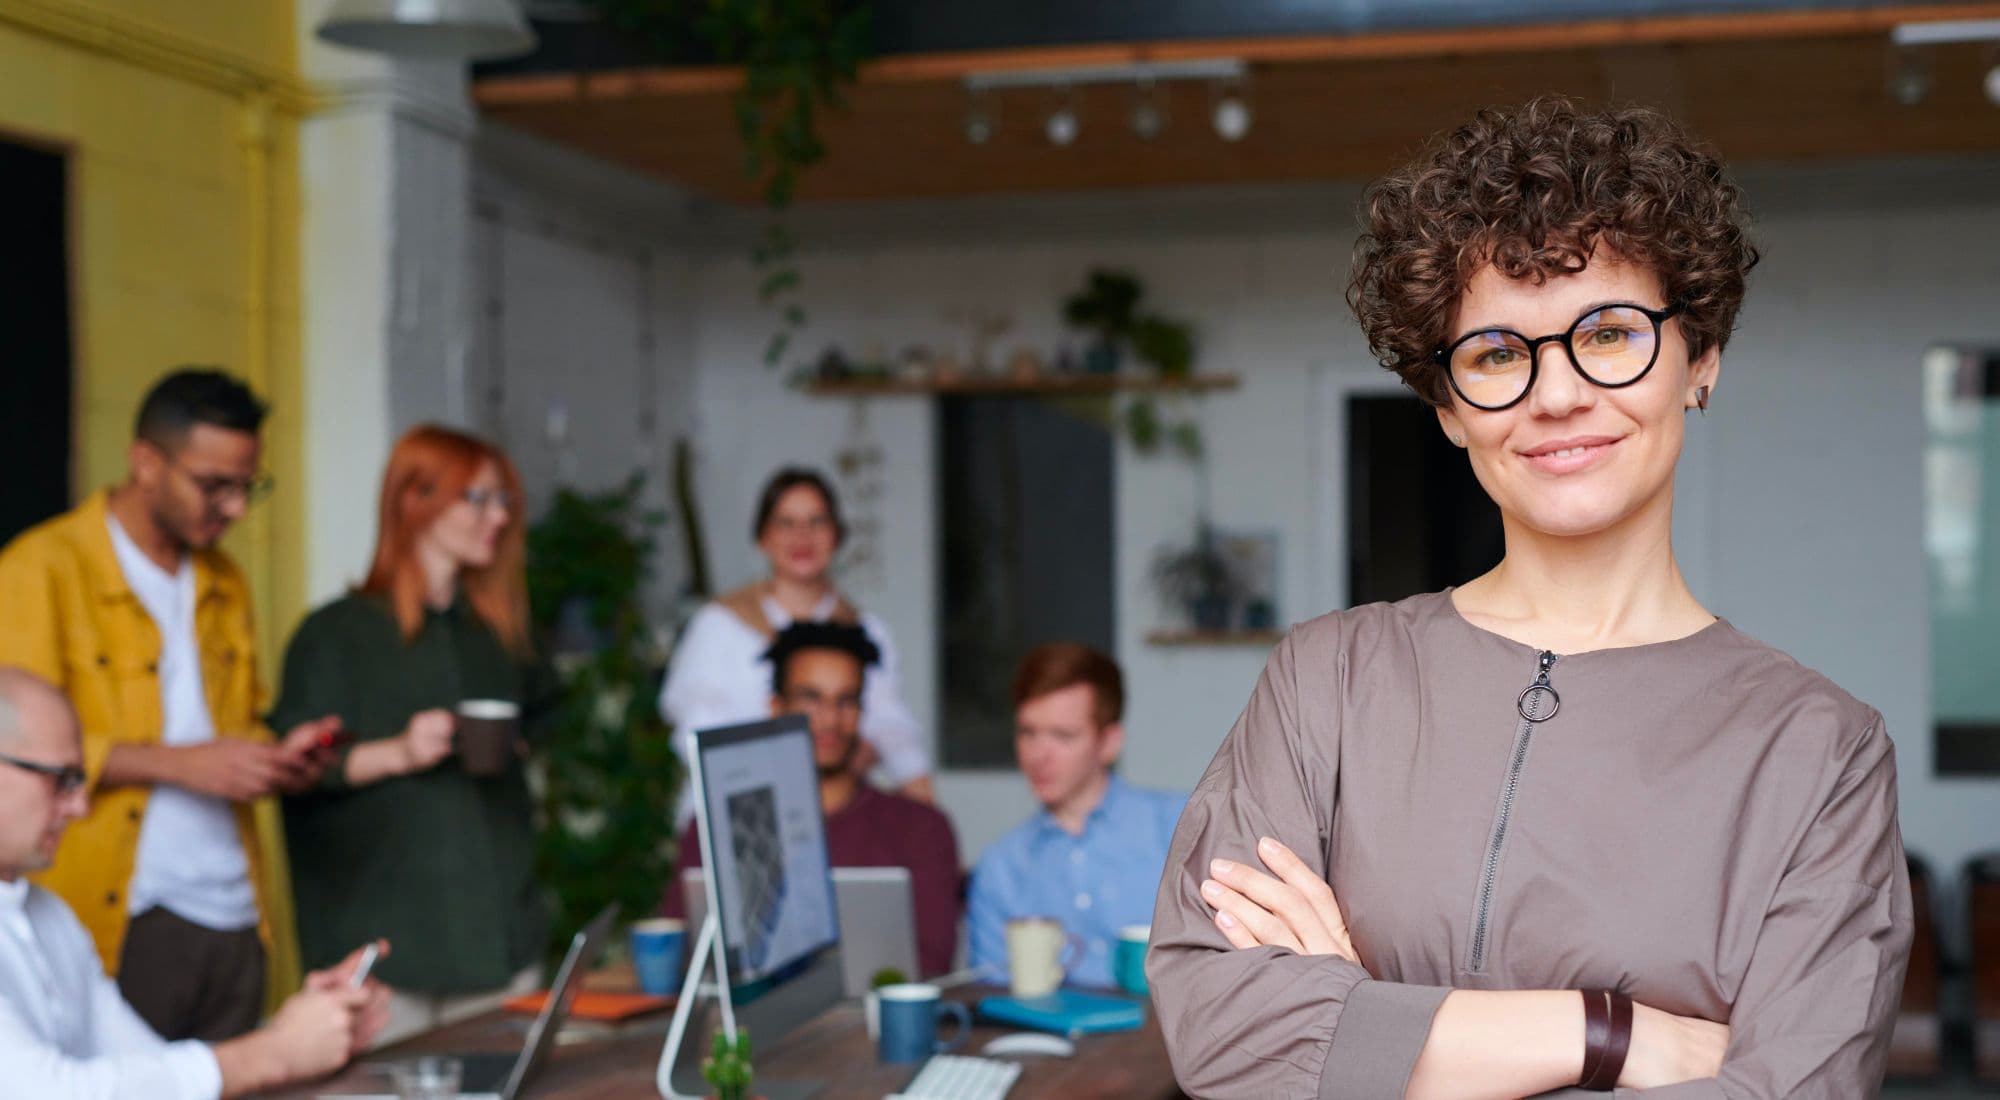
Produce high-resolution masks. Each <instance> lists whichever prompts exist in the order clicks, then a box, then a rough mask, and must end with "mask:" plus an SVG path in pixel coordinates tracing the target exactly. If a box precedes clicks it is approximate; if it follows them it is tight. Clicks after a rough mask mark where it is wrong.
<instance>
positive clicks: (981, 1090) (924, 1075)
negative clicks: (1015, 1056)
mask: <svg viewBox="0 0 2000 1100" xmlns="http://www.w3.org/2000/svg"><path fill="white" fill-rule="evenodd" d="M1019 1076H1021V1063H1019V1062H1008V1061H1001V1060H1000V1059H997V1058H972V1057H968V1056H966V1055H963V1054H938V1055H933V1056H932V1058H931V1060H930V1061H928V1062H925V1063H924V1068H923V1069H921V1070H919V1071H917V1076H916V1078H915V1079H913V1080H912V1081H911V1082H910V1083H909V1084H907V1085H904V1086H903V1091H901V1092H899V1093H894V1094H892V1095H891V1096H890V1097H889V1100H1000V1098H1001V1097H1003V1096H1006V1095H1007V1090H1008V1089H1010V1088H1013V1087H1014V1079H1015V1078H1017V1077H1019Z"/></svg>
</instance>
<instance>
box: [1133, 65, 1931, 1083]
mask: <svg viewBox="0 0 2000 1100" xmlns="http://www.w3.org/2000/svg"><path fill="white" fill-rule="evenodd" d="M1364 208H1365V216H1364V220H1365V224H1366V231H1365V233H1364V235H1363V237H1362V238H1361V243H1360V244H1359V245H1358V247H1357V250H1356V264H1355V268H1356V270H1355V274H1354V282H1353V288H1352V291H1351V293H1350V300H1351V301H1352V302H1353V304H1354V307H1355V311H1356V313H1357V315H1358V316H1359V318H1360V321H1361V326H1362V329H1363V330H1364V332H1365V333H1366V335H1367V337H1368V340H1369V343H1370V345H1371V346H1372V347H1373V348H1374V349H1375V351H1376V352H1377V354H1378V355H1380V356H1381V358H1382V360H1383V362H1384V363H1385V364H1386V365H1387V366H1389V367H1390V368H1391V369H1393V370H1395V371H1396V372H1397V373H1398V374H1399V375H1401V377H1402V378H1403V379H1404V381H1405V382H1406V383H1407V384H1408V385H1410V386H1411V388H1412V389H1414V390H1415V391H1416V392H1417V393H1418V394H1419V395H1420V396H1422V397H1424V398H1425V399H1426V400H1428V401H1429V402H1430V403H1431V404H1432V405H1433V406H1434V407H1435V408H1436V411H1437V418H1438V424H1439V427H1440V428H1441V429H1442V430H1443V431H1444V433H1445V434H1446V436H1447V437H1449V438H1450V439H1451V441H1452V442H1453V443H1454V444H1456V445H1457V446H1459V447H1462V448H1464V449H1465V450H1466V451H1467V453H1468V457H1469V459H1470V461H1471V464H1472V469H1473V472H1474V473H1475V474H1476V475H1477V476H1478V479H1479V482H1480V484H1481V485H1482V486H1483V487H1484V488H1485V490H1486V491H1487V493H1488V494H1489V495H1490V496H1491V497H1492V498H1493V500H1494V502H1495V503H1496V504H1498V505H1499V509H1500V513H1501V517H1502V521H1503V524H1504V529H1505V533H1506V553H1505V556H1504V558H1503V559H1502V561H1501V562H1500V564H1499V565H1498V566H1496V567H1495V568H1494V569H1493V570H1492V571H1491V572H1489V573H1487V574H1486V575H1484V576H1481V577H1478V578H1475V579H1473V580H1471V581H1468V582H1467V583H1466V584H1464V585H1463V586H1460V587H1458V588H1454V589H1448V590H1446V591H1443V592H1435V593H1429V594H1426V595H1421V596H1415V597H1412V598H1410V599H1407V600H1404V601H1402V602H1400V603H1395V604H1374V605H1369V606H1364V607H1357V608H1353V609H1351V610H1348V611H1342V612H1336V613H1334V614H1330V615H1326V616H1323V617H1321V618H1319V619H1316V620H1313V621H1312V622H1309V623H1305V624H1302V625H1300V626H1298V627H1295V628H1293V630H1292V631H1291V632H1290V634H1289V635H1287V637H1286V638H1285V640H1284V641H1283V642H1281V643H1280V644H1279V646H1278V648H1277V649H1276V650H1275V651H1274V652H1273V654H1272V656H1271V659H1270V661H1269V663H1268V664H1267V665H1266V666H1265V670H1264V675H1263V678H1262V680H1261V681H1260V682H1259V683H1258V685H1257V687H1256V690H1255V691H1254V693H1253V694H1252V695H1251V698H1250V702H1249V705H1248V706H1247V707H1246V709H1245V710H1244V712H1243V715H1242V717H1241V718H1239V719H1238V720H1237V723H1236V725H1235V727H1234V728H1233V729H1232V730H1231V731H1230V733H1229V736H1228V737H1227V738H1226V739H1225V740H1224V742H1223V744H1222V747H1221V750H1220V751H1219V752H1218V753H1217V755H1216V757H1215V760H1214V762H1213V763H1211V764H1210V765H1209V769H1208V772H1207V774H1206V775H1205V776H1204V777H1203V778H1202V780H1201V783H1200V784H1199V785H1198V786H1197V787H1196V788H1195V791H1194V794H1193V796H1192V797H1191V799H1190V801H1189V803H1188V808H1187V811H1186V813H1185V814H1184V815H1183V816H1182V817H1181V822H1180V826H1179V829H1178V830H1177V832H1176V834H1175V838H1174V843H1173V847H1172V849H1171V852H1170V855H1169V857H1168V860H1167V871H1166V875H1165V877H1164V879H1163V880H1162V882H1161V884H1160V894H1159V899H1158V904H1157V908H1156V910H1155V914H1154V919H1153V929H1152V931H1153V938H1152V951H1151V956H1150V959H1149V961H1148V966H1147V977H1148V978H1149V979H1150V982H1151V986H1152V991H1153V997H1154V1001H1155V1003H1156V1004H1157V1005H1158V1006H1159V1010H1160V1016H1161V1021H1162V1023H1163V1025H1164V1029H1165V1032H1166V1035H1167V1041H1168V1048H1169V1050H1170V1052H1171V1054H1172V1056H1173V1059H1174V1065H1175V1069H1176V1071H1177V1073H1178V1074H1179V1076H1180V1079H1181V1081H1182V1083H1183V1085H1184V1086H1185V1087H1186V1088H1187V1089H1188V1091H1189V1092H1190V1093H1193V1094H1197V1095H1203V1096H1251V1095H1256V1096H1270V1095H1286V1096H1309V1095H1316V1096H1321V1097H1371V1098H1372V1097H1402V1096H1408V1097H1440V1098H1455V1100H1464V1098H1479V1097H1520V1096H1534V1095H1541V1094H1555V1093H1558V1092H1560V1093H1562V1094H1564V1095H1568V1094H1570V1092H1569V1090H1572V1089H1579V1088H1580V1089H1588V1090H1595V1091H1610V1090H1612V1089H1616V1090H1618V1091H1619V1092H1620V1094H1621V1095H1629V1094H1630V1093H1628V1092H1627V1091H1626V1090H1653V1089H1657V1090H1659V1091H1658V1092H1657V1093H1656V1095H1658V1096H1660V1097H1663V1098H1664V1097H1669V1096H1671V1097H1675V1098H1676V1100H1679V1098H1688V1100H1694V1098H1717V1100H1720V1098H1722V1097H1731V1098H1736V1100H1747V1098H1759V1100H1762V1098H1771V1100H1776V1098H1778V1097H1843V1098H1844V1097H1858V1096H1866V1095H1873V1094H1874V1093H1875V1091H1876V1090H1878V1089H1879V1088H1880V1085H1881V1079H1882V1070H1883V1060H1884V1057H1885V1054H1886V1050H1887V1044H1888V1039H1889V1031H1890V1023H1891V1020H1892V1016H1893V1013H1894V1012H1895V1009H1896V1004H1897V1000H1898V996H1899V993H1900V991H1901V988H1902V978H1903V969H1904V964H1905V962H1906V959H1907V955H1908V951H1909V945H1910V934H1911V915H1910V891H1909V883H1908V880H1907V877H1906V871H1905V867H1904V862H1903V849H1902V842H1901V838H1900V835H1899V833H1898V831H1897V826H1896V778H1895V775H1896V773H1895V754H1894V749H1893V747H1892V746H1891V744H1890V742H1889V738H1888V735H1887V734H1886V733H1885V732H1884V730H1883V726H1882V717H1881V715H1880V714H1878V713H1876V712H1875V711H1874V710H1873V709H1872V708H1870V707H1868V706H1866V705H1864V704H1862V703H1860V702H1857V701H1856V700H1855V699H1853V698H1852V697H1851V696H1849V695H1848V694H1847V693H1845V692H1843V691H1841V690H1840V689H1839V688H1838V687H1836V686H1834V685H1833V684H1832V683H1830V682H1828V681H1827V680H1826V679H1825V678H1824V677H1822V676H1820V675H1818V674H1817V673H1814V672H1812V671H1810V670H1808V669H1805V668H1803V667H1801V666H1800V665H1799V664H1798V663H1797V662H1795V661H1793V660H1792V659H1791V658H1789V657H1787V656H1785V655H1784V654H1783V653H1780V652H1778V651H1777V650H1775V649H1772V648H1771V647H1769V646H1767V645H1764V644H1762V643H1760V642H1758V641H1756V640H1754V639H1752V638H1749V637H1747V636H1745V635H1744V634H1742V633H1740V632H1738V631H1737V630H1736V629H1735V628H1733V627H1731V626H1730V625H1729V624H1728V623H1726V622H1724V621H1722V620H1721V619H1719V618H1717V617H1716V616H1715V615H1714V614H1712V613H1711V612H1709V611H1708V610H1707V609H1706V608H1704V607H1703V606H1702V605H1701V603H1700V602H1699V601H1698V600H1697V599H1696V598H1695V596H1694V594H1693V593H1692V592H1690V591H1689V590H1688V587H1687V585H1686V584H1685V583H1684V582H1683V580H1682V578H1681V573H1680V570H1679V568H1678V566H1677V565H1676V564H1675V560H1674V553H1673V547H1672V542H1671V537H1670V536H1671V532H1672V521H1673V490H1674V470H1675V465H1676V462H1677V460H1678V459H1679V456H1680V451H1681V445H1682V439H1683V434H1684V420H1685V418H1686V417H1687V416H1688V415H1689V414H1692V413H1697V412H1698V413H1701V414H1706V413H1707V412H1708V411H1709V410H1710V408H1711V407H1712V406H1713V405H1714V403H1715V395H1716V393H1717V386H1718V379H1719V376H1720V370H1721V353H1722V348H1723V344H1724V342H1725V341H1726V340H1727V339H1728V337H1729V334H1730V330H1731V328H1732V326H1733V324H1734V322H1735V317H1736V313H1737V309H1738V307H1739V306H1740V304H1741V302H1742V299H1743V294H1744V288H1745V275H1746V273H1747V272H1748V271H1749V269H1750V267H1751V265H1752V264H1753V263H1754V262H1755V260H1756V252H1755V250H1754V249H1753V248H1752V247H1751V245H1750V243H1749V241H1748V238H1747V236H1746V232H1745V229H1744V225H1743V216H1742V212H1741V207H1740V199H1739V195H1738V192H1737V189H1736V187H1735V186H1734V185H1733V184H1732V183H1730V182H1729V180H1728V178H1727V177H1726V175H1725V174H1724V172H1723V169H1722V166H1721V165H1720V164H1719V163H1718V162H1717V161H1716V160H1715V159H1714V158H1713V157H1711V156H1710V155H1708V154H1707V153H1705V152H1703V151H1702V150H1701V149H1700V148H1698V147H1697V146H1696V145H1695V144H1694V143H1693V141H1692V140H1691V139H1690V138H1689V137H1688V136H1687V135H1686V134H1685V133H1684V132H1682V131H1681V130H1680V129H1679V128H1678V127H1677V126H1675V125H1674V124H1673V123H1671V122H1669V121H1668V120H1667V119H1665V118H1664V117H1662V116H1660V115H1658V114H1656V113H1653V112H1650V111H1646V110H1622V111H1614V112H1606V113H1584V112H1580V111H1577V110H1575V109H1574V108H1572V107H1571V106H1570V105H1569V104H1567V103H1564V102H1562V101H1548V100H1544V101H1538V102H1535V103H1531V104H1529V105H1528V106H1526V107H1523V108H1521V109H1519V110H1516V111H1511V112H1501V111H1487V112H1482V113H1481V114H1480V115H1479V116H1477V117H1476V118H1475V119H1474V120H1473V121H1471V122H1470V123H1468V124H1466V125H1465V126H1463V127H1461V128H1460V129H1458V130H1457V131H1456V132H1454V133H1452V134H1450V135H1449V136H1447V137H1445V138H1444V139H1443V140H1441V141H1439V142H1437V143H1435V144H1434V145H1433V146H1432V147H1431V148H1430V149H1429V150H1428V151H1427V152H1425V153H1424V154H1423V155H1422V156H1421V157H1420V158H1419V159H1418V160H1417V161H1416V162H1415V163H1413V164H1411V165H1410V166H1408V167H1407V168H1404V169H1403V170H1401V171H1399V172H1396V173H1393V174H1391V175H1390V176H1388V177H1387V178H1385V179H1383V180H1382V181H1380V182H1378V183H1376V184H1375V185H1374V186H1373V187H1372V188H1371V189H1370V190H1369V192H1368V195H1367V198H1366V200H1365V204H1364Z"/></svg>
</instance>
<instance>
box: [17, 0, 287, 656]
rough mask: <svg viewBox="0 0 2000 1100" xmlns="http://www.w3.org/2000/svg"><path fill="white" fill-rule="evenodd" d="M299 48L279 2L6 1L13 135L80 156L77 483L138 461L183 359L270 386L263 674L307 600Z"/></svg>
mask: <svg viewBox="0 0 2000 1100" xmlns="http://www.w3.org/2000/svg"><path fill="white" fill-rule="evenodd" d="M295 53H296V49H295V46H294V39H293V27H292V14H291V5H290V4H289V3H284V2H280V0H0V138H4V139H7V140H16V141H28V142H33V143H37V144H41V145H45V146H48V147H51V148H55V149H59V150H62V151H65V152H66V153H67V154H68V159H69V173H70V188H71V195H70V207H71V215H70V221H71V224H70V251H71V266H72V276H71V277H72V289H73V291H74V298H73V303H72V309H73V311H74V312H73V319H72V324H73V328H74V335H75V337H76V339H75V342H74V347H75V352H74V354H75V362H76V394H75V398H76V400H75V414H76V421H77V422H76V429H77V430H76V440H77V453H76V454H75V455H74V456H73V463H74V465H73V467H72V468H73V472H74V477H73V483H74V485H75V486H76V491H77V493H78V494H79V495H81V494H83V493H87V492H88V491H90V490H91V489H94V488H96V487H98V486H101V485H105V484H109V483H111V482H114V481H116V480H118V479H119V478H121V477H122V476H123V473H124V468H125V448H126V445H127V443H128V442H129V440H130V438H131V430H132V419H133V416H134V414H135V413H136V412H137V409H138V402H139V399H140V397H141V396H142V395H143V394H144V393H145V390H146V388H147V387H148V386H149V385H151V383H152V382H153V380H154V379H156V378H158V377H159V376H160V375H161V374H163V373H165V372H166V371H168V370H170V369H172V368H173V367H175V366H177V365H181V364H186V363H203V364H216V365H219V366H222V367H224V368H225V369H228V370H230V371H232V372H235V373H237V374H239V375H240V376H242V377H244V378H246V379H247V380H248V381H249V382H250V383H251V384H252V385H253V386H254V387H255V388H256V389H257V390H258V391H259V392H260V393H263V394H264V395H266V396H267V397H268V398H269V399H271V400H272V402H273V404H274V413H273V416H272V419H271V421H270V422H269V425H268V427H267V429H266V431H265V441H266V451H267V457H266V460H265V461H266V465H267V466H268V467H269V468H270V469H271V471H272V472H273V473H274V474H275V475H276V476H277V477H278V483H279V492H278V494H277V495H276V496H274V497H273V498H272V499H271V500H269V501H267V502H265V503H264V504H263V505H261V506H259V508H258V509H257V510H256V511H255V512H253V514H252V517H251V518H250V519H249V520H248V521H247V522H246V523H244V524H243V525H241V529H239V530H238V531H237V532H235V533H233V534H232V535H231V536H230V542H229V544H228V545H229V548H230V550H231V551H232V552H233V553H234V554H235V555H236V557H237V559H238V561H240V562H241V563H242V565H243V566H244V568H245V569H246V570H247V571H248V573H249V575H250V579H251V582H252V585H253V588H254V591H255V592H256V594H257V600H258V609H257V610H258V626H259V635H260V643H261V647H262V654H261V655H262V658H263V666H262V667H263V668H264V669H265V670H266V672H267V675H268V674H269V673H270V671H271V670H274V669H275V668H276V665H275V663H274V662H275V659H276V654H277V653H278V651H279V650H278V646H279V645H281V643H282V641H283V639H284V637H285V635H286V633H287V632H288V631H289V630H290V627H291V626H292V624H293V623H294V622H296V621H297V618H298V616H299V614H300V612H301V610H302V608H301V606H300V604H301V603H302V600H303V591H302V586H303V572H304V555H303V551H302V549H301V548H300V547H299V546H297V545H296V544H295V543H293V542H289V541H287V540H285V539H283V538H282V537H280V535H279V533H280V532H282V533H290V532H295V531H297V530H298V528H299V517H300V514H301V511H300V508H299V501H300V499H301V494H302V492H303V486H301V485H300V484H299V478H300V476H301V470H302V466H301V460H300V448H299V446H298V438H299V425H300V423H301V422H302V418H301V410H300V409H299V405H298V399H299V393H300V390H301V386H300V381H299V353H298V342H299V336H298V325H299V308H298V301H297V298H298V270H299V262H298V254H297V241H298V236H299V218H298V206H299V199H298V171H297V163H298V156H297V145H298V136H297V132H298V125H297V122H298V118H297V112H298V110H299V109H300V107H301V106H302V105H303V103H304V100H305V94H304V92H303V88H302V85H301V84H300V83H299V81H298V79H297V76H296V63H295V60H294V56H295ZM260 131H261V133H262V135H263V139H262V140H260V139H259V133H260Z"/></svg>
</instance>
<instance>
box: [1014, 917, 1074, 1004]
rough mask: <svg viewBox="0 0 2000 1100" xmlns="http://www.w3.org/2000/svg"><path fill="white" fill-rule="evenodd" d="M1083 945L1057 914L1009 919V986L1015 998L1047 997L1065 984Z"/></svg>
mask: <svg viewBox="0 0 2000 1100" xmlns="http://www.w3.org/2000/svg"><path fill="white" fill-rule="evenodd" d="M1082 947H1083V945H1082V944H1080V943H1078V942H1077V941H1076V939H1075V938H1074V937H1072V936H1071V935H1070V934H1069V933H1068V932H1065V931H1064V930H1063V926H1062V922H1061V921H1059V920H1057V919H1055V918H1054V917H1016V918H1015V919H1013V920H1010V921H1008V922H1007V988H1008V992H1010V993H1012V994H1013V995H1014V996H1016V997H1046V996H1048V995H1049V994H1051V993H1054V992H1055V991H1056V990H1057V989H1058V988H1060V987H1061V986H1062V981H1063V975H1064V973H1065V972H1067V971H1068V969H1069V964H1070V963H1071V962H1073V961H1075V958H1076V956H1077V955H1079V954H1081V953H1082Z"/></svg>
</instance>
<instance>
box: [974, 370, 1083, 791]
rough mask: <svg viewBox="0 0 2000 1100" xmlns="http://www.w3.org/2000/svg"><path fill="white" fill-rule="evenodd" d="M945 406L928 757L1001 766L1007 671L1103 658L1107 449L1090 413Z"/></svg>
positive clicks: (978, 401)
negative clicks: (1085, 649) (936, 719)
mask: <svg viewBox="0 0 2000 1100" xmlns="http://www.w3.org/2000/svg"><path fill="white" fill-rule="evenodd" d="M1084 404H1085V405H1089V406H1090V407H1088V408H1085V407H1082V406H1081V405H1079V406H1075V407H1072V406H1071V405H1070V404H1069V403H1066V402H1065V403H1056V402H1046V401H1040V400H1035V399H1032V398H997V397H947V398H942V399H940V401H939V408H938V431H939V440H938V454H939V456H940V458H941V460H942V461H940V462H939V463H938V480H939V484H938V499H939V500H940V501H941V502H942V505H943V518H944V531H943V533H944V546H943V552H944V558H943V561H942V563H941V564H942V569H941V570H940V575H941V576H942V577H943V583H944V592H943V594H942V595H943V599H942V600H941V601H940V609H941V610H940V622H939V624H938V625H939V635H940V637H941V639H942V641H943V666H944V667H943V676H942V681H943V692H942V694H941V700H940V702H941V705H940V706H939V708H938V711H939V715H940V722H941V728H940V729H939V731H938V745H939V754H938V755H939V757H940V759H941V761H942V763H943V764H944V765H945V766H947V767H956V768H1001V767H1012V766H1013V764H1014V701H1013V695H1012V686H1013V679H1014V668H1015V666H1016V665H1018V664H1019V663H1020V660H1021V657H1022V656H1023V655H1025V654H1026V653H1027V651H1028V650H1029V649H1031V648H1033V647H1034V646H1037V645H1040V644H1042V643H1043V642H1055V641H1066V642H1082V643H1084V644H1085V645H1089V646H1094V647H1096V648H1097V649H1098V650H1100V651H1102V652H1105V653H1110V652H1112V648H1113V646H1112V642H1113V639H1112V607H1113V603H1112V583H1113V581H1112V568H1113V562H1112V530H1113V523H1114V520H1113V515H1112V512H1113V507H1114V505H1113V500H1112V440H1111V432H1110V430H1109V428H1108V417H1107V416H1105V415H1093V414H1104V413H1106V412H1107V410H1106V409H1104V408H1102V407H1101V405H1102V403H1101V402H1096V403H1092V402H1086V403H1084Z"/></svg>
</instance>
